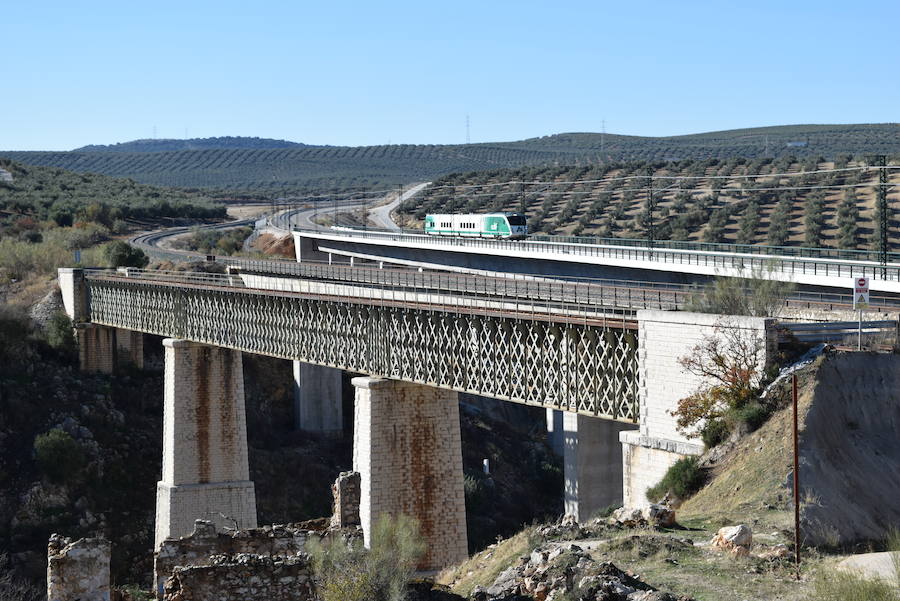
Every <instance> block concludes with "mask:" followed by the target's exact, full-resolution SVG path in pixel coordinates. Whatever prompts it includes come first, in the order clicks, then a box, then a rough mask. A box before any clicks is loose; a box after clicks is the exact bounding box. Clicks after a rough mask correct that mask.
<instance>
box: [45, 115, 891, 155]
mask: <svg viewBox="0 0 900 601" xmlns="http://www.w3.org/2000/svg"><path fill="white" fill-rule="evenodd" d="M866 126H868V127H885V126H897V127H900V122H884V123H795V124H785V125H761V126H754V127H739V128H734V129H720V130H712V131H703V132H692V133H686V134H675V135H670V136H640V135H635V134H622V133H614V132H598V131H566V132H556V133H553V134H544V135H541V136H532V137H530V138H518V139H515V140H491V141H486V142H470V143H405V142H398V143H389V144H358V145H353V146H346V147H345V148H369V147H374V146H474V145H483V144H515V143H516V142H528V141H530V140H543V139H547V138H554V137H558V136H608V137H614V138H640V139H645V140H671V139H673V138H687V137H692V136H711V135H718V134H731V135H734V134H739V135H745V136H746V135H764V134H767V133H784V132H783V131H779V130H785V129H788V128H790V129H794V128H815V129H821V128H828V127H866ZM795 133H800V132H795ZM232 141H235V142H237V143H238V144H240V143H242V142H244V143H247V142H256V143H257V145H255V147H256V148H297V147H320V148H326V147H330V148H337V147H340V145H337V146H336V145H332V144H309V143H306V142H295V141H292V140H286V139H283V138H266V137H261V136H210V137H206V138H138V139H135V140H127V141H125V142H115V143H112V144H87V145H85V146H80V147H78V148H73V149H71V150H68V151H65V150H64V151H57V152H104V151H108V150H120V151H125V152H127V151H129V149H128V148H125V147H130V146H138V145H147V146H165V145H178V146H191V145H197V146H201V147H202V148H181V149H182V150H203V149H206V148H234V147H235V146H229V145H228V143H229V142H232ZM211 143H212V144H211ZM217 143H224V144H223V145H217ZM237 147H246V146H244V145H243V144H241V145H240V146H237ZM168 150H174V149H168ZM162 151H165V150H162ZM32 152H35V151H32ZM37 152H43V151H37ZM47 152H50V151H47ZM136 152H142V151H140V150H138V151H136Z"/></svg>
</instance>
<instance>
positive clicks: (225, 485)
mask: <svg viewBox="0 0 900 601" xmlns="http://www.w3.org/2000/svg"><path fill="white" fill-rule="evenodd" d="M163 345H164V347H165V393H164V394H165V402H164V408H163V465H162V468H163V469H162V479H161V480H160V481H159V483H158V484H157V490H156V534H155V539H154V540H155V548H158V547H159V544H160V543H161V542H162V541H163V540H165V539H166V538H175V537H180V536H186V535H188V534H190V533H191V532H192V530H193V527H194V520H196V519H204V520H210V521H212V522H214V523H215V524H216V526H218V527H219V528H225V527H230V528H234V527H238V528H255V527H256V494H255V491H254V487H253V482H251V481H250V468H249V462H248V458H247V425H246V416H245V408H244V379H243V368H242V365H241V353H240V352H239V351H234V350H230V349H225V348H221V347H213V346H206V345H202V344H198V343H194V342H188V341H186V340H178V339H172V338H167V339H165V340H163Z"/></svg>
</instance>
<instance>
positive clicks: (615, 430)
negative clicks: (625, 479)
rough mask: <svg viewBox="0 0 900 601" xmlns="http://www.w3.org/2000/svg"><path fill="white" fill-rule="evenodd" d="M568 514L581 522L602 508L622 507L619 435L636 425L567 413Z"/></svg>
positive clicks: (564, 425)
mask: <svg viewBox="0 0 900 601" xmlns="http://www.w3.org/2000/svg"><path fill="white" fill-rule="evenodd" d="M563 429H564V431H565V455H564V465H565V482H566V489H565V511H566V515H572V516H575V520H576V521H577V522H579V523H583V522H586V521H587V520H588V519H590V518H591V517H592V516H593V515H594V514H596V513H597V512H598V511H600V510H601V509H604V508H606V507H609V506H610V505H621V504H622V447H621V445H620V444H619V432H622V431H624V430H629V429H634V425H633V424H625V423H621V422H614V421H610V420H604V419H600V418H596V417H589V416H586V415H579V414H578V413H571V412H569V411H566V412H564V415H563Z"/></svg>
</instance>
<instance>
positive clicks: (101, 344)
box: [75, 323, 117, 374]
mask: <svg viewBox="0 0 900 601" xmlns="http://www.w3.org/2000/svg"><path fill="white" fill-rule="evenodd" d="M75 340H76V342H77V343H78V365H79V367H80V368H81V371H86V372H96V373H101V374H111V373H113V371H115V369H116V352H117V347H116V328H109V327H106V326H100V325H97V324H93V323H79V324H76V325H75Z"/></svg>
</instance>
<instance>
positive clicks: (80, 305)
mask: <svg viewBox="0 0 900 601" xmlns="http://www.w3.org/2000/svg"><path fill="white" fill-rule="evenodd" d="M57 277H58V278H59V291H60V293H61V294H62V300H63V307H65V309H66V315H68V316H69V319H71V320H72V321H73V322H75V323H78V322H80V321H84V320H85V319H86V316H87V306H86V301H87V299H86V298H85V294H86V290H87V289H86V288H85V285H84V270H83V269H77V268H72V267H63V268H60V269H59V270H57Z"/></svg>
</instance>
